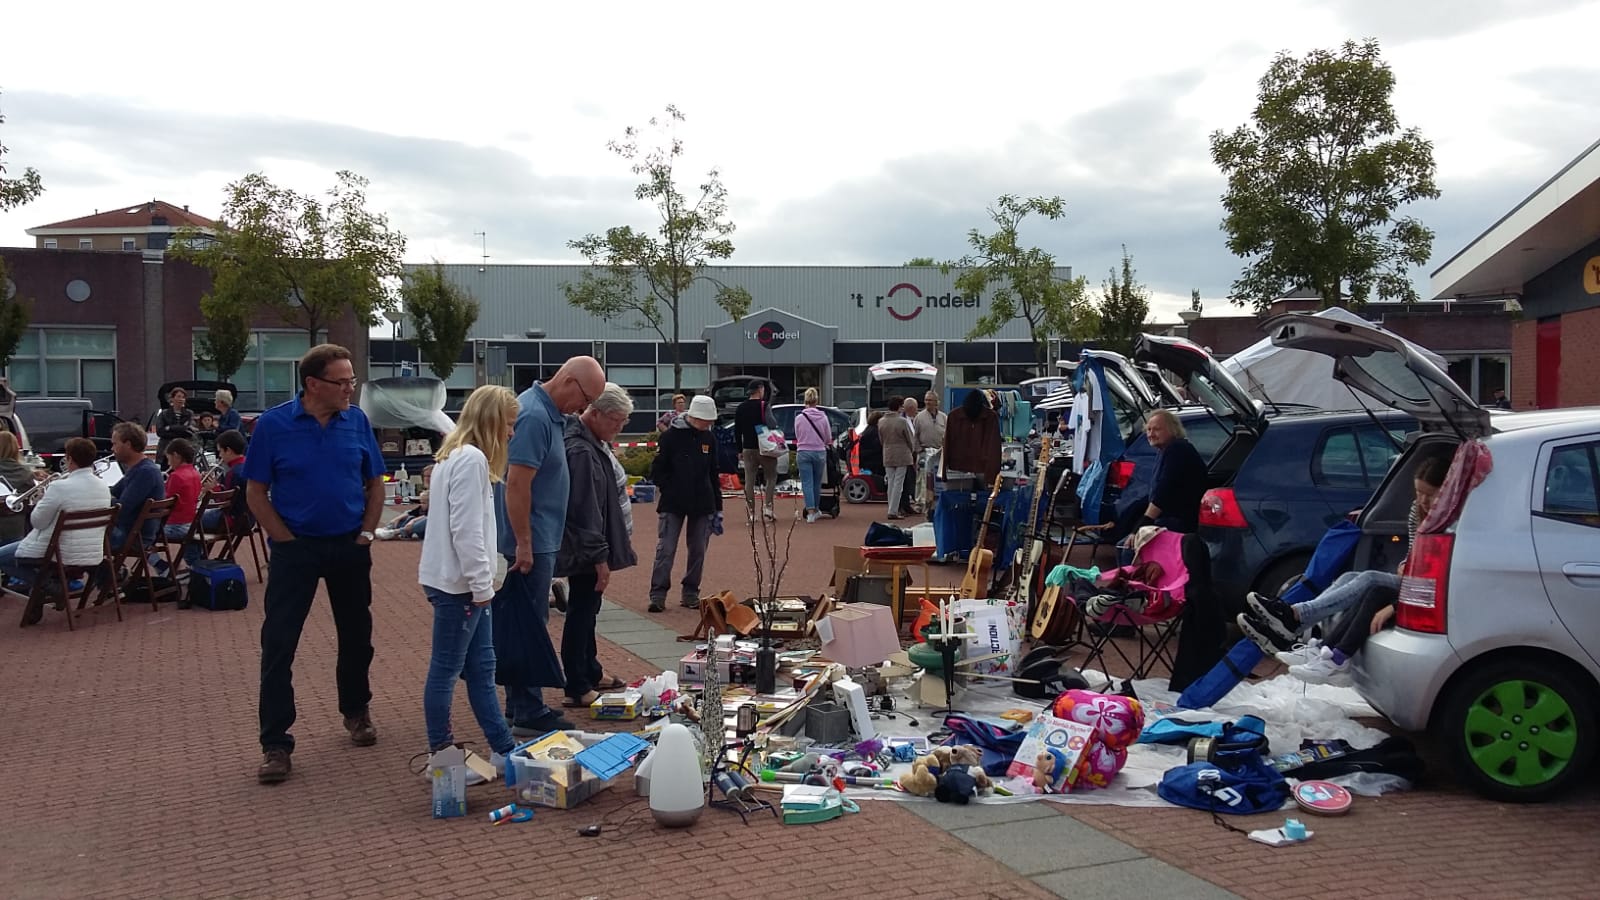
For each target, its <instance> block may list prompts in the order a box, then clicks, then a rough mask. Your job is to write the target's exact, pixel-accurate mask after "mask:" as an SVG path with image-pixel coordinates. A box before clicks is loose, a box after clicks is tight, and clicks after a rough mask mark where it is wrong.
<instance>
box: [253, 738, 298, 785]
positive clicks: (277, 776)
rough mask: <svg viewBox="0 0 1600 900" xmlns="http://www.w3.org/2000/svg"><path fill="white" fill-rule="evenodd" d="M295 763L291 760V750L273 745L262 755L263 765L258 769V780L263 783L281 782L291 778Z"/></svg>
mask: <svg viewBox="0 0 1600 900" xmlns="http://www.w3.org/2000/svg"><path fill="white" fill-rule="evenodd" d="M293 769H294V764H293V763H291V762H289V751H288V750H285V749H283V748H282V747H273V748H272V749H270V750H268V751H267V752H265V753H263V754H262V755H261V767H260V768H259V769H256V781H259V782H260V783H262V784H279V783H281V782H284V781H288V780H289V772H290V771H292V770H293Z"/></svg>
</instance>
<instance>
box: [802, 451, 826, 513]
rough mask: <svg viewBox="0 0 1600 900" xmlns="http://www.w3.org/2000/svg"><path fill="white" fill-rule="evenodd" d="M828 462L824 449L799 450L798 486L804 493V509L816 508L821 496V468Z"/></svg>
mask: <svg viewBox="0 0 1600 900" xmlns="http://www.w3.org/2000/svg"><path fill="white" fill-rule="evenodd" d="M827 464H828V452H827V451H826V450H801V451H800V488H801V490H802V491H803V492H804V493H805V497H806V509H816V508H817V502H818V499H819V498H820V497H821V496H822V469H823V467H824V466H826V465H827Z"/></svg>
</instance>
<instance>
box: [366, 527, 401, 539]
mask: <svg viewBox="0 0 1600 900" xmlns="http://www.w3.org/2000/svg"><path fill="white" fill-rule="evenodd" d="M372 536H373V537H375V538H377V539H378V540H380V541H392V540H394V539H395V538H397V537H399V536H400V532H399V530H398V529H394V528H374V529H373V530H372Z"/></svg>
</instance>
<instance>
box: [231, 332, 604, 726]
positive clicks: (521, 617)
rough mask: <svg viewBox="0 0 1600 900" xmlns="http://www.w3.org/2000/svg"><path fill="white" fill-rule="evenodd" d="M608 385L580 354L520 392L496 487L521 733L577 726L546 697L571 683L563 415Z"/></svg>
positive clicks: (507, 649) (503, 611)
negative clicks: (505, 467) (560, 629)
mask: <svg viewBox="0 0 1600 900" xmlns="http://www.w3.org/2000/svg"><path fill="white" fill-rule="evenodd" d="M605 386H606V376H605V371H604V370H603V369H601V368H600V363H599V362H598V361H597V360H596V359H595V358H594V357H592V356H574V357H572V358H571V359H569V360H567V361H566V363H564V364H563V365H562V366H561V368H560V369H558V370H556V373H555V375H553V376H551V377H550V378H549V379H547V380H546V381H544V382H541V383H538V384H535V385H533V386H532V387H530V388H528V389H527V390H526V391H523V392H522V394H521V396H519V397H517V409H518V411H517V424H516V429H515V431H514V432H513V434H512V436H511V446H510V449H509V452H508V454H507V456H508V458H509V462H510V467H509V471H508V472H507V474H506V480H505V485H504V489H503V490H501V489H499V488H498V487H497V489H496V491H495V506H496V516H495V519H496V521H497V523H498V526H497V527H498V529H499V532H500V534H499V544H500V553H501V555H502V556H504V557H505V558H506V560H507V566H506V580H505V583H504V584H503V585H501V587H500V590H499V591H498V592H496V594H495V597H494V605H493V607H491V610H492V621H493V622H494V650H495V662H496V672H495V680H496V681H498V682H499V683H500V684H503V685H505V688H506V718H507V719H509V720H511V730H512V733H513V734H515V735H516V736H518V737H535V736H538V735H541V734H544V733H545V732H548V731H552V730H555V729H562V728H571V727H573V726H572V723H571V722H569V721H568V720H567V719H565V718H563V717H562V716H561V714H560V713H558V712H556V711H555V710H553V709H551V708H550V707H549V706H547V705H545V702H544V694H543V691H542V689H543V688H546V687H563V688H564V687H566V679H565V678H564V677H563V676H562V673H561V663H560V660H559V658H558V657H557V656H556V650H555V645H554V644H553V643H552V642H551V641H550V632H549V630H548V625H549V621H550V580H551V578H552V577H554V575H555V570H556V551H558V550H560V549H561V536H562V535H563V534H564V533H565V531H566V525H567V496H568V493H569V491H570V487H571V483H570V481H569V478H568V475H567V448H566V441H565V439H564V438H563V432H564V430H565V425H566V423H565V420H564V419H563V418H562V416H563V415H564V414H566V413H576V412H580V411H582V410H583V409H584V407H586V406H588V405H589V404H590V403H591V402H593V400H594V398H596V397H598V396H600V392H601V391H602V390H604V389H605ZM260 427H261V426H259V425H257V426H256V428H257V430H258V433H259V429H260ZM258 440H259V439H258ZM251 455H252V456H254V451H253V450H252V451H251Z"/></svg>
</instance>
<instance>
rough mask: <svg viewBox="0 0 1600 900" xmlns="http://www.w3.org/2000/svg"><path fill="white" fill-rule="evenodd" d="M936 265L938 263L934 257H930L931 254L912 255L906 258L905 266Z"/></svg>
mask: <svg viewBox="0 0 1600 900" xmlns="http://www.w3.org/2000/svg"><path fill="white" fill-rule="evenodd" d="M937 265H938V263H937V262H935V261H934V258H933V257H931V256H913V257H911V258H910V259H908V260H906V267H907V268H913V267H916V266H937Z"/></svg>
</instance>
